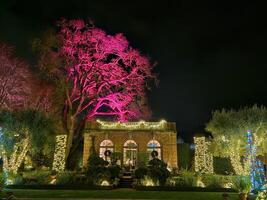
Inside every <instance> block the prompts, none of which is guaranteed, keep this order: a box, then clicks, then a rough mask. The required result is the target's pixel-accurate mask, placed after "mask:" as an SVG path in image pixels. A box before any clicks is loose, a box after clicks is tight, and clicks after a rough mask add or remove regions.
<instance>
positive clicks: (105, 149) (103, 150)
mask: <svg viewBox="0 0 267 200" xmlns="http://www.w3.org/2000/svg"><path fill="white" fill-rule="evenodd" d="M113 152H114V145H113V142H112V141H111V140H103V141H102V142H101V143H100V150H99V156H100V157H101V158H103V159H104V160H106V161H109V162H110V154H111V153H113Z"/></svg>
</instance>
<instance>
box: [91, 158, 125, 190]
mask: <svg viewBox="0 0 267 200" xmlns="http://www.w3.org/2000/svg"><path fill="white" fill-rule="evenodd" d="M108 164H109V163H108V162H107V161H105V160H104V159H102V158H100V157H99V156H98V155H97V154H92V155H91V156H90V157H89V160H88V168H87V175H88V177H91V178H92V180H93V183H94V184H95V185H102V186H107V185H112V184H113V183H114V182H115V181H116V179H117V178H118V177H119V174H120V171H121V168H120V167H119V166H118V165H111V166H108Z"/></svg>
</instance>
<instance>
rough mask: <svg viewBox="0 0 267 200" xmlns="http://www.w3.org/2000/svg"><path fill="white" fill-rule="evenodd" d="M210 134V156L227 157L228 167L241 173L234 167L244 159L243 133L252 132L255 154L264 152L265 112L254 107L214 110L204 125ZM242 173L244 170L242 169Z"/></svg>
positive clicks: (265, 147)
mask: <svg viewBox="0 0 267 200" xmlns="http://www.w3.org/2000/svg"><path fill="white" fill-rule="evenodd" d="M206 130H207V131H209V132H211V133H212V136H213V142H212V148H211V150H212V151H213V154H214V155H215V156H220V157H230V159H231V162H232V164H233V163H236V164H235V165H236V166H233V167H236V169H235V171H236V172H237V171H242V169H241V168H242V167H241V165H239V166H237V165H238V163H239V161H240V159H241V157H244V156H246V146H247V135H246V133H247V131H248V130H250V131H251V132H252V133H253V139H254V144H255V145H256V146H257V155H264V153H267V139H266V138H267V131H266V130H267V109H266V107H263V106H261V107H259V106H257V105H255V106H252V107H245V108H242V109H239V110H224V109H223V110H217V111H215V112H213V114H212V118H211V120H210V121H209V123H208V124H207V126H206ZM243 171H244V170H243Z"/></svg>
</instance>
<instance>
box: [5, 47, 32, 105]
mask: <svg viewBox="0 0 267 200" xmlns="http://www.w3.org/2000/svg"><path fill="white" fill-rule="evenodd" d="M28 77H29V70H28V69H27V66H26V65H25V63H24V62H22V61H20V60H19V59H17V58H16V57H14V56H13V55H12V48H11V47H10V46H8V45H5V44H0V108H6V109H18V108H22V107H24V106H25V104H27V97H28V96H29V94H30V87H29V85H28V84H27V79H28Z"/></svg>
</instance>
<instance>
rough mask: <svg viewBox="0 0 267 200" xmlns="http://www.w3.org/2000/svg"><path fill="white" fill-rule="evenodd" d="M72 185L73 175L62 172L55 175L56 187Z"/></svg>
mask: <svg viewBox="0 0 267 200" xmlns="http://www.w3.org/2000/svg"><path fill="white" fill-rule="evenodd" d="M73 183H74V174H73V173H71V172H63V173H59V174H58V175H57V180H56V184H57V185H71V184H73Z"/></svg>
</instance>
